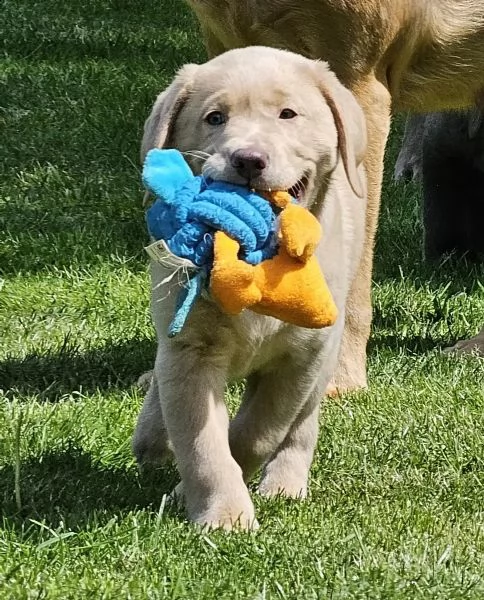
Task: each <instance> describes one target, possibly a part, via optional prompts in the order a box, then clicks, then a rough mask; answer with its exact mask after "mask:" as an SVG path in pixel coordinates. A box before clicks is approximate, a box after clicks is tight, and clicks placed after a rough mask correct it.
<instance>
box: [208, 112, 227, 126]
mask: <svg viewBox="0 0 484 600" xmlns="http://www.w3.org/2000/svg"><path fill="white" fill-rule="evenodd" d="M205 121H206V122H207V123H208V124H209V125H222V124H223V123H225V121H226V119H225V115H224V114H223V113H222V112H220V111H219V110H213V111H212V112H209V113H208V115H207V116H206V117H205Z"/></svg>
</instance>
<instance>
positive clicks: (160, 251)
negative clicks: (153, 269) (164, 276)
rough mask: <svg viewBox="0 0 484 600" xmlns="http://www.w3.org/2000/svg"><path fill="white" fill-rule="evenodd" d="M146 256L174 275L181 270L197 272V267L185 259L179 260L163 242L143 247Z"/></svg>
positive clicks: (159, 241)
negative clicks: (171, 271)
mask: <svg viewBox="0 0 484 600" xmlns="http://www.w3.org/2000/svg"><path fill="white" fill-rule="evenodd" d="M145 250H146V252H147V253H148V256H149V257H150V258H151V259H152V260H154V261H155V262H158V263H160V265H163V266H164V267H166V268H167V269H170V270H173V271H174V272H175V273H176V272H177V271H179V270H180V269H182V270H183V271H184V272H187V271H188V272H189V271H198V267H197V265H195V264H194V263H192V261H191V260H188V259H187V258H181V257H180V256H177V255H176V254H173V252H172V251H171V250H170V249H169V248H168V244H167V243H166V242H165V240H157V241H156V242H153V243H152V244H150V245H149V246H145Z"/></svg>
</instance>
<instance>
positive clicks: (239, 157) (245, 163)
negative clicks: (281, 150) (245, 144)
mask: <svg viewBox="0 0 484 600" xmlns="http://www.w3.org/2000/svg"><path fill="white" fill-rule="evenodd" d="M230 163H231V164H232V166H233V167H234V169H235V170H236V171H237V173H238V174H239V175H241V176H242V177H244V178H245V179H248V180H249V181H250V180H251V179H255V178H256V177H259V175H261V173H262V171H263V170H264V169H265V168H266V167H267V164H268V163H269V156H268V155H267V154H266V153H265V152H262V151H261V150H259V149H258V148H245V149H243V150H236V151H235V152H234V153H233V154H232V156H231V157H230Z"/></svg>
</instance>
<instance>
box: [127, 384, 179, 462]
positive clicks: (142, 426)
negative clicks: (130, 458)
mask: <svg viewBox="0 0 484 600" xmlns="http://www.w3.org/2000/svg"><path fill="white" fill-rule="evenodd" d="M150 375H151V382H150V384H149V389H148V392H147V394H146V397H145V400H144V402H143V407H142V408H141V412H140V414H139V416H138V422H137V423H136V429H135V433H134V435H133V442H132V445H133V452H134V455H135V456H136V460H137V461H138V464H139V465H142V464H145V463H150V464H163V463H165V462H167V461H168V460H170V459H171V458H172V457H173V453H172V448H171V444H170V440H169V438H168V432H167V431H166V427H165V422H164V420H163V413H162V411H161V402H160V397H159V392H158V382H157V380H156V377H154V376H152V374H151V373H150Z"/></svg>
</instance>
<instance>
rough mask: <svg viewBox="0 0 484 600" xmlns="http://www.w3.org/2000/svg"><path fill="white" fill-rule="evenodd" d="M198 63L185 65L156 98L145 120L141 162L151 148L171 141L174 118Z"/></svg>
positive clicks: (182, 103) (187, 93)
mask: <svg viewBox="0 0 484 600" xmlns="http://www.w3.org/2000/svg"><path fill="white" fill-rule="evenodd" d="M197 69H198V65H185V66H184V67H182V68H181V69H180V70H179V71H178V73H177V76H176V77H175V79H174V81H173V83H172V84H171V85H170V86H169V87H167V88H166V90H164V91H163V92H161V94H160V95H159V96H158V98H157V99H156V101H155V103H154V105H153V108H152V109H151V114H150V116H149V117H148V118H147V119H146V121H145V126H144V133H143V140H142V141H141V162H143V161H144V158H145V155H146V153H147V152H148V150H150V149H151V148H165V147H167V146H169V144H170V143H171V136H172V134H173V128H174V126H175V122H176V119H177V117H178V114H179V113H180V111H181V109H182V108H183V106H184V105H185V103H186V101H187V99H188V96H189V93H190V89H191V87H192V84H193V80H194V77H195V72H196V70H197Z"/></svg>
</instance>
